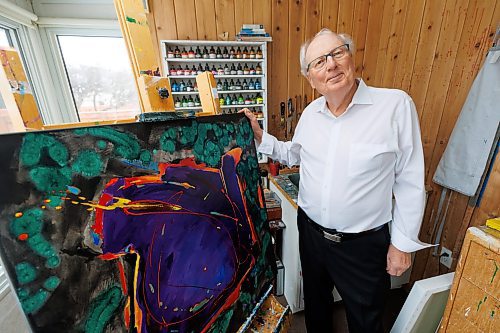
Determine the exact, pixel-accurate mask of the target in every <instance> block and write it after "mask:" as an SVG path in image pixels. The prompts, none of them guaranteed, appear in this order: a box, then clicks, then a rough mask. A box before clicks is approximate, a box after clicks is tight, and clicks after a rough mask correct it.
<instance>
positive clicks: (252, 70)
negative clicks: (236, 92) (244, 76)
mask: <svg viewBox="0 0 500 333" xmlns="http://www.w3.org/2000/svg"><path fill="white" fill-rule="evenodd" d="M249 73H250V75H255V68H254V67H253V65H252V67H250V72H249Z"/></svg>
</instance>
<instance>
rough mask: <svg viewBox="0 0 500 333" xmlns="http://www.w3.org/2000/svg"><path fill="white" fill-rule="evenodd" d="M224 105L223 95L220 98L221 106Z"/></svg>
mask: <svg viewBox="0 0 500 333" xmlns="http://www.w3.org/2000/svg"><path fill="white" fill-rule="evenodd" d="M224 103H225V100H224V97H222V95H221V97H219V105H220V106H224Z"/></svg>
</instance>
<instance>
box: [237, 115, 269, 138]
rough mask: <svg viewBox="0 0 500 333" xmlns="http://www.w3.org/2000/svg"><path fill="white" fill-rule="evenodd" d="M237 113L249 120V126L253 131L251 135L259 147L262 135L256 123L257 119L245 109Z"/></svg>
mask: <svg viewBox="0 0 500 333" xmlns="http://www.w3.org/2000/svg"><path fill="white" fill-rule="evenodd" d="M238 112H239V113H245V116H247V118H248V119H249V120H250V125H252V130H253V135H254V137H255V140H257V143H258V144H259V145H260V143H261V142H262V134H263V132H264V131H263V130H262V128H260V125H259V122H258V121H257V117H256V116H255V115H254V114H253V112H252V111H250V110H249V109H247V108H244V109H242V110H240V111H238Z"/></svg>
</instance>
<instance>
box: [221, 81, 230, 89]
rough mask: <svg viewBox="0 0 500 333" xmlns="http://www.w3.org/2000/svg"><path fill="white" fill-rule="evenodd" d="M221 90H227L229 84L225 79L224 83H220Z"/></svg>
mask: <svg viewBox="0 0 500 333" xmlns="http://www.w3.org/2000/svg"><path fill="white" fill-rule="evenodd" d="M222 90H224V91H228V90H229V84H228V83H227V80H224V83H223V84H222Z"/></svg>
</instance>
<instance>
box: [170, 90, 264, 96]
mask: <svg viewBox="0 0 500 333" xmlns="http://www.w3.org/2000/svg"><path fill="white" fill-rule="evenodd" d="M263 91H264V90H262V89H260V90H217V93H219V94H239V93H243V94H245V93H255V92H260V93H261V92H263ZM197 93H198V90H191V91H177V92H175V91H173V92H172V95H193V94H197Z"/></svg>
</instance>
